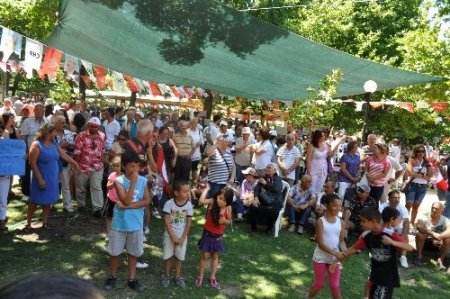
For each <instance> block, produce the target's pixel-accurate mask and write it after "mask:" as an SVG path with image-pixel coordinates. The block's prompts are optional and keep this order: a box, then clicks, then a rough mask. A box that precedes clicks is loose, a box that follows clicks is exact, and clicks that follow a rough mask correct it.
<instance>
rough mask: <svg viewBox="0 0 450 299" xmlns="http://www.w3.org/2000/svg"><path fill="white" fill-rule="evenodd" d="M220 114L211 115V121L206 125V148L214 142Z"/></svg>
mask: <svg viewBox="0 0 450 299" xmlns="http://www.w3.org/2000/svg"><path fill="white" fill-rule="evenodd" d="M220 119H221V117H220V115H219V114H216V115H214V117H213V121H212V122H211V123H210V124H209V126H208V127H207V132H206V140H207V141H208V144H207V147H206V148H207V149H208V148H209V147H210V146H212V145H213V144H214V142H215V141H216V138H217V135H218V134H219V123H220Z"/></svg>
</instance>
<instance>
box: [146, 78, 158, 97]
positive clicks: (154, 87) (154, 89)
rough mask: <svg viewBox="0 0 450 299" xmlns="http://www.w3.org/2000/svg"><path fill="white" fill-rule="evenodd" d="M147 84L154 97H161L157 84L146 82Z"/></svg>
mask: <svg viewBox="0 0 450 299" xmlns="http://www.w3.org/2000/svg"><path fill="white" fill-rule="evenodd" d="M148 84H149V85H150V90H151V93H152V95H153V96H154V97H156V96H160V95H161V91H160V90H159V88H158V84H156V82H153V81H150V82H148Z"/></svg>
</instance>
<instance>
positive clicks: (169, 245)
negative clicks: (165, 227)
mask: <svg viewBox="0 0 450 299" xmlns="http://www.w3.org/2000/svg"><path fill="white" fill-rule="evenodd" d="M163 238H164V239H163V259H164V260H168V259H170V258H171V257H172V256H175V257H176V258H177V259H179V260H180V261H184V258H185V255H186V244H187V237H186V239H184V242H183V244H181V245H175V244H174V243H173V242H172V239H171V238H170V236H169V234H168V233H164V237H163Z"/></svg>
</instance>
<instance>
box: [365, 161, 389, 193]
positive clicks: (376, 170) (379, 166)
mask: <svg viewBox="0 0 450 299" xmlns="http://www.w3.org/2000/svg"><path fill="white" fill-rule="evenodd" d="M367 165H368V166H369V167H368V171H367V173H368V174H369V175H370V176H372V177H373V176H377V175H379V174H381V173H382V172H383V171H384V170H385V169H386V168H390V167H391V163H389V161H388V159H387V158H384V159H383V160H381V161H375V158H374V157H369V158H367ZM386 178H387V173H386V176H384V177H382V178H379V179H377V180H375V181H373V182H371V183H370V185H371V186H373V187H381V186H384V184H385V183H386Z"/></svg>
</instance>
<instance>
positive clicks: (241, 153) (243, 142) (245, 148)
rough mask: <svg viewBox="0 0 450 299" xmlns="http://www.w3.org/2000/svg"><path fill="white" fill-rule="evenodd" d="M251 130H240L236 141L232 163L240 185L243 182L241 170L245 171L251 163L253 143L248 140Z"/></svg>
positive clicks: (245, 128) (247, 128) (246, 128)
mask: <svg viewBox="0 0 450 299" xmlns="http://www.w3.org/2000/svg"><path fill="white" fill-rule="evenodd" d="M250 135H251V130H250V128H249V127H244V128H243V129H242V136H241V137H238V138H237V139H236V145H235V150H236V156H235V158H234V162H235V164H236V179H237V181H238V182H239V184H241V183H242V182H243V181H244V175H243V174H242V170H244V169H247V168H248V167H249V166H250V163H251V159H252V157H251V153H250V150H251V147H252V144H253V141H252V140H251V139H250Z"/></svg>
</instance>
